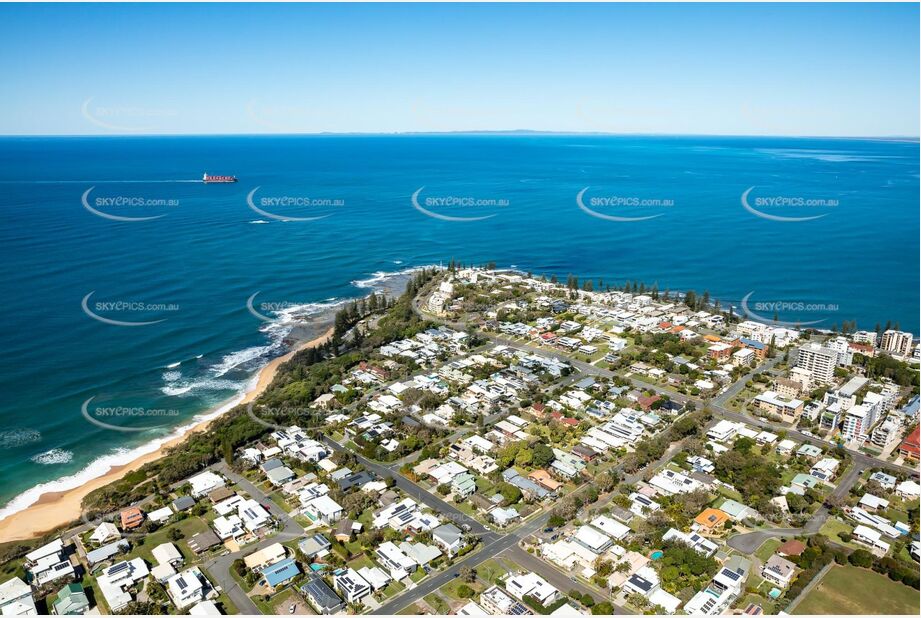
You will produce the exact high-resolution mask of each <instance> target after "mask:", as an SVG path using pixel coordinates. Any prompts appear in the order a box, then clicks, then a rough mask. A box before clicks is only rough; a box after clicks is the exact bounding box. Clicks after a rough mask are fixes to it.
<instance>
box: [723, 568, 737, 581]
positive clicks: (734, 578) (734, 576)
mask: <svg viewBox="0 0 921 618" xmlns="http://www.w3.org/2000/svg"><path fill="white" fill-rule="evenodd" d="M723 575H725V576H726V577H728V578H729V579H731V580H732V581H734V582H735V581H739V578H740V577H741V575H739V574H738V573H736V572H735V571H730V570H729V569H723Z"/></svg>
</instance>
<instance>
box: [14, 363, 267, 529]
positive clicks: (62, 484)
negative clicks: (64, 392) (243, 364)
mask: <svg viewBox="0 0 921 618" xmlns="http://www.w3.org/2000/svg"><path fill="white" fill-rule="evenodd" d="M257 379H258V377H257V376H253V378H252V379H250V380H249V381H248V382H247V383H246V385H245V387H244V392H242V393H239V394H238V395H236V396H235V397H234V398H233V399H231V400H229V401H227V402H226V403H224V404H222V405H221V406H219V407H217V408H214V409H213V410H211V411H209V412H206V413H204V414H200V415H197V416H195V417H194V418H193V419H192V421H191V422H188V423H186V424H185V425H182V426H180V427H177V428H176V429H175V430H173V432H172V433H170V434H169V435H166V436H163V437H162V438H157V439H154V440H151V441H150V442H147V443H145V444H142V445H141V446H138V447H136V448H132V449H127V448H117V449H114V450H113V451H112V452H111V453H108V454H106V455H103V456H101V457H98V458H97V459H94V460H93V461H91V462H90V463H89V465H87V466H86V467H85V468H83V469H82V470H80V471H79V472H77V473H76V474H72V475H70V476H65V477H61V478H59V479H56V480H54V481H49V482H47V483H42V484H40V485H36V486H35V487H33V488H31V489H29V490H27V491H25V492H23V493H21V494H19V495H18V496H16V497H15V498H13V499H12V500H11V501H10V502H9V503H8V504H6V506H4V507H3V508H2V509H0V520H3V519H5V518H7V517H9V516H10V515H12V514H14V513H18V512H19V511H22V510H25V509H27V508H29V507H30V506H32V505H33V504H35V503H36V502H38V500H39V499H40V498H41V497H42V496H43V495H44V494H46V493H54V492H61V491H68V490H71V489H75V488H77V487H80V486H81V485H85V484H86V483H88V482H89V481H91V480H93V479H96V478H99V477H100V476H103V475H104V474H106V473H107V472H108V471H109V470H111V469H112V468H115V467H118V466H124V465H126V464H129V463H131V462H132V461H134V460H135V459H137V458H138V457H142V456H144V455H147V454H149V453H153V452H155V451H156V450H157V449H159V448H160V447H161V446H162V445H163V444H165V443H166V442H169V441H170V440H173V439H175V438H180V437H182V436H184V435H185V434H186V433H188V431H189V430H190V429H192V428H193V427H194V426H195V425H197V424H198V423H200V422H202V421H207V420H211V419H215V418H217V417H219V416H221V415H222V414H224V413H226V412H227V411H229V410H232V409H233V408H234V407H235V406H236V405H237V404H239V403H240V402H241V401H242V400H243V398H244V397H245V396H246V393H247V392H249V391H251V390H252V389H253V388H255V387H256V384H257ZM55 450H62V451H63V449H52V451H55ZM48 452H49V453H50V452H51V451H48ZM66 452H68V453H69V452H70V451H66ZM43 455H44V453H43ZM36 457H39V456H38V455H36ZM71 457H73V455H72V454H71ZM53 463H63V462H53Z"/></svg>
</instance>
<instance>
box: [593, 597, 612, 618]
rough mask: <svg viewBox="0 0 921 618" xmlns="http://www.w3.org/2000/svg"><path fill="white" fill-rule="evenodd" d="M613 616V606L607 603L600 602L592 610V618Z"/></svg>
mask: <svg viewBox="0 0 921 618" xmlns="http://www.w3.org/2000/svg"><path fill="white" fill-rule="evenodd" d="M613 614H614V606H613V605H611V603H610V602H609V601H602V602H601V603H599V604H598V605H596V606H595V607H593V608H592V615H593V616H611V615H613Z"/></svg>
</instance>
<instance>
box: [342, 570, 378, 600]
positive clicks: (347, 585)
mask: <svg viewBox="0 0 921 618" xmlns="http://www.w3.org/2000/svg"><path fill="white" fill-rule="evenodd" d="M333 587H334V588H335V589H336V590H338V591H339V593H340V594H342V596H343V597H344V598H345V601H346V602H347V603H361V600H362V599H364V598H365V597H366V596H368V595H369V594H371V585H370V584H369V583H368V582H366V581H365V580H364V579H362V577H361V576H360V575H359V574H358V573H356V572H355V569H352V568H348V569H344V570H341V571H339V572H338V573H337V574H336V575H334V576H333Z"/></svg>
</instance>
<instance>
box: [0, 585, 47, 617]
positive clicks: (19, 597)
mask: <svg viewBox="0 0 921 618" xmlns="http://www.w3.org/2000/svg"><path fill="white" fill-rule="evenodd" d="M0 613H2V615H4V616H36V615H38V611H36V609H35V601H34V600H33V599H32V588H31V587H30V586H29V585H28V584H27V583H26V582H24V581H22V580H21V579H20V578H18V577H14V578H13V579H8V580H6V581H5V582H3V583H2V584H0Z"/></svg>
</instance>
